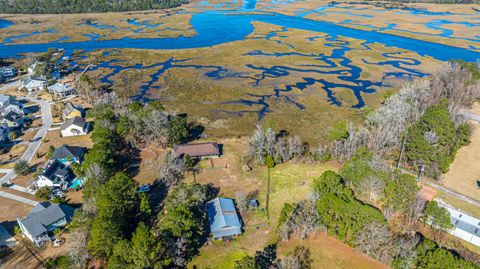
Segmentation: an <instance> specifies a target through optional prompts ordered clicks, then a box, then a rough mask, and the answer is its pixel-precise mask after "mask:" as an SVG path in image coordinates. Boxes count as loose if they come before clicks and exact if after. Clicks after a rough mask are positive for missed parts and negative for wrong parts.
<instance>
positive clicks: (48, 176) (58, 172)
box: [35, 160, 74, 190]
mask: <svg viewBox="0 0 480 269" xmlns="http://www.w3.org/2000/svg"><path fill="white" fill-rule="evenodd" d="M73 178H74V175H73V173H72V172H71V171H70V169H68V167H67V166H66V165H65V164H63V163H62V162H60V161H58V160H52V161H50V162H49V163H48V164H47V168H45V170H44V171H43V173H42V174H41V175H40V176H39V177H38V179H37V181H36V182H35V184H36V185H37V187H38V188H43V187H51V188H58V189H61V190H65V189H67V187H68V183H70V181H71V180H72V179H73Z"/></svg>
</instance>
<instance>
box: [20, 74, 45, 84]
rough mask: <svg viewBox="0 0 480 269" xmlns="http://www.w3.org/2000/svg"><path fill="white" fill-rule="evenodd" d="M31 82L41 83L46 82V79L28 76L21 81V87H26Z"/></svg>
mask: <svg viewBox="0 0 480 269" xmlns="http://www.w3.org/2000/svg"><path fill="white" fill-rule="evenodd" d="M33 80H37V81H41V82H48V81H47V79H45V78H43V77H35V76H29V77H27V78H26V79H25V80H24V81H23V85H27V84H28V83H30V82H31V81H33Z"/></svg>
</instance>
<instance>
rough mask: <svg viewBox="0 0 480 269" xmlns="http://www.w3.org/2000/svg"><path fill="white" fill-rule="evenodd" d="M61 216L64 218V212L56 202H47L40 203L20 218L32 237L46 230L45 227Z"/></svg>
mask: <svg viewBox="0 0 480 269" xmlns="http://www.w3.org/2000/svg"><path fill="white" fill-rule="evenodd" d="M62 218H66V215H65V212H64V211H63V210H62V208H60V206H59V205H58V204H51V203H49V202H45V203H40V204H38V205H37V206H36V207H34V208H33V209H32V211H31V212H30V214H28V216H27V217H26V218H24V219H22V220H21V222H22V224H23V226H25V228H26V229H27V231H28V232H29V233H30V234H31V235H32V236H34V237H36V236H39V235H41V234H43V233H45V232H47V227H48V226H49V225H51V224H53V223H55V222H57V221H59V220H60V219H62Z"/></svg>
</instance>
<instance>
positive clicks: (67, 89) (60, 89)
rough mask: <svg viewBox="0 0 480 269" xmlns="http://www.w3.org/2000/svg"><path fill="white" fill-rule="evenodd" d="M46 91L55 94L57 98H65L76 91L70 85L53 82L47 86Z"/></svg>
mask: <svg viewBox="0 0 480 269" xmlns="http://www.w3.org/2000/svg"><path fill="white" fill-rule="evenodd" d="M48 92H50V93H51V94H53V95H55V96H56V97H57V98H66V97H69V96H72V95H74V94H76V93H77V92H76V91H75V89H74V88H73V87H72V86H70V85H69V84H64V83H55V84H53V85H52V86H49V87H48Z"/></svg>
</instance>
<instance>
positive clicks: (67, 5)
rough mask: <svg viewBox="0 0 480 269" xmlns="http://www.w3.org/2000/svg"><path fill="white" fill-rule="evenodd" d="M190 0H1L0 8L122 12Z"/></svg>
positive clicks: (32, 11) (11, 10)
mask: <svg viewBox="0 0 480 269" xmlns="http://www.w3.org/2000/svg"><path fill="white" fill-rule="evenodd" d="M188 2H189V1H188V0H140V1H121V0H100V1H93V0H82V1H76V0H61V1H59V0H47V1H42V0H0V10H2V12H3V13H23V14H65V13H95V12H121V11H135V10H151V9H165V8H173V7H178V6H180V5H182V4H186V3H188Z"/></svg>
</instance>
